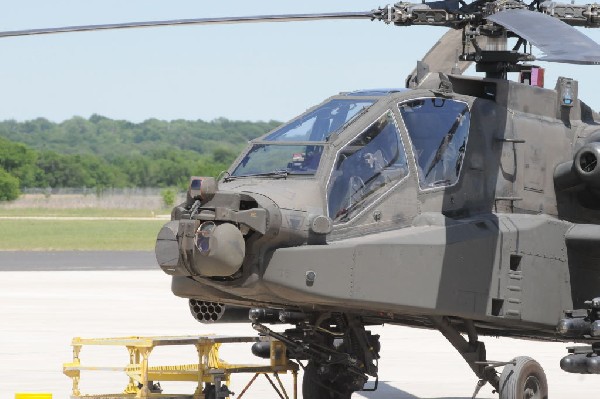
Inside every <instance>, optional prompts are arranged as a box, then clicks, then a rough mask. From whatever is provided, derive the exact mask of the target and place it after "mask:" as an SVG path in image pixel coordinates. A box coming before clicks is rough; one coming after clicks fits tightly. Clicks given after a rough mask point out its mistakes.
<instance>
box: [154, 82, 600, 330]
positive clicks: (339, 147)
mask: <svg viewBox="0 0 600 399" xmlns="http://www.w3.org/2000/svg"><path fill="white" fill-rule="evenodd" d="M450 82H451V83H452V90H451V91H448V90H439V89H438V87H439V81H437V80H435V78H432V82H431V83H430V84H429V87H431V89H428V88H421V89H417V90H405V89H402V90H375V91H363V92H354V93H344V94H341V95H339V96H334V97H332V98H330V99H328V100H326V101H325V102H324V103H322V104H320V105H318V106H316V107H314V108H312V109H310V110H308V111H307V112H306V113H304V114H303V115H301V116H300V117H298V118H296V119H294V120H292V121H291V122H289V123H288V124H286V125H284V126H283V127H280V128H278V129H276V130H274V131H273V132H271V133H269V134H267V135H265V136H263V137H261V138H258V139H256V140H253V141H252V142H250V143H249V145H248V147H247V149H246V150H245V151H244V152H243V153H242V154H241V155H240V156H239V157H238V159H237V160H236V161H235V162H234V163H233V165H232V167H231V168H230V170H229V172H228V173H227V174H225V175H224V176H223V177H221V179H220V180H219V181H218V187H215V189H214V190H213V191H214V192H211V193H210V195H204V196H202V195H199V196H196V197H194V198H192V197H191V196H188V201H187V202H186V203H184V204H181V205H180V206H178V207H176V208H175V209H174V210H173V220H172V221H171V222H170V223H168V224H167V225H166V226H165V228H163V231H161V234H160V235H159V239H158V242H157V258H158V260H159V263H160V264H161V266H162V267H163V269H164V270H165V271H166V272H167V273H169V274H171V275H172V276H173V283H172V289H173V292H174V293H175V294H176V295H178V296H181V297H186V298H194V299H198V300H205V301H218V302H225V303H228V304H232V305H241V306H246V307H271V308H281V309H284V308H285V309H290V308H291V309H299V310H312V311H314V310H323V311H328V310H331V311H339V312H351V313H355V314H362V315H364V316H365V317H368V316H373V317H375V316H376V317H381V318H384V319H385V320H386V321H387V322H391V323H398V324H406V325H422V326H426V327H427V326H430V325H429V324H427V322H423V320H424V316H451V317H452V316H455V317H460V318H464V319H470V320H475V321H476V323H477V325H478V329H479V330H480V331H481V332H483V333H490V334H494V335H509V336H522V337H531V338H540V339H556V334H555V327H556V325H557V323H558V322H559V320H560V319H561V317H563V316H564V311H566V310H568V309H573V308H574V307H577V306H583V301H585V300H587V299H589V298H592V297H595V296H596V294H597V293H596V292H595V291H594V287H595V285H596V284H597V283H598V277H596V275H595V274H594V273H593V272H592V271H591V270H592V269H591V268H590V265H592V264H593V262H592V260H591V258H590V256H591V255H586V251H587V250H588V249H589V248H592V247H593V245H594V242H595V241H594V240H593V239H591V238H590V237H594V234H596V233H600V230H599V229H598V228H597V227H596V226H595V225H591V224H585V223H596V222H598V217H599V216H600V209H599V208H600V207H591V206H590V205H588V204H587V203H586V202H585V201H583V202H582V201H581V200H580V199H581V198H582V197H585V196H588V197H589V198H593V196H594V195H595V193H594V192H593V190H592V191H590V190H591V189H589V187H588V186H585V184H584V183H582V181H581V179H580V178H579V177H578V176H577V174H576V170H575V166H573V159H574V156H575V154H576V153H577V152H578V150H579V149H580V148H581V147H583V146H584V145H588V142H593V141H595V140H594V138H595V137H596V136H598V137H600V133H598V132H600V129H599V128H598V127H597V126H596V125H595V122H594V119H593V118H594V115H595V114H594V113H593V112H592V111H591V110H590V109H589V108H588V107H587V106H586V105H585V104H584V103H583V102H581V101H579V100H578V99H577V98H576V97H574V98H573V103H572V104H570V105H568V106H566V105H565V104H564V103H563V101H562V100H563V99H562V98H561V95H563V94H564V93H563V91H562V90H561V87H562V86H561V84H562V83H561V82H564V80H559V83H558V84H557V88H556V89H555V90H549V89H542V88H539V87H533V86H529V85H525V84H521V83H515V82H510V81H506V80H495V79H480V78H466V77H459V76H450ZM568 82H569V87H570V88H571V93H572V94H571V95H575V96H576V95H577V93H576V89H577V82H575V81H571V80H568ZM427 86H428V85H427V84H424V85H421V87H427ZM573 88H574V91H575V92H574V93H573ZM559 165H563V166H562V169H564V171H563V172H560V171H561V168H560V167H558V166H559ZM565 165H566V166H565ZM569 165H572V166H571V167H569ZM561 173H562V174H561ZM560 179H562V180H560ZM569 179H571V180H570V181H573V182H574V183H573V184H565V186H567V187H555V182H558V181H561V182H562V181H569ZM557 186H559V184H557ZM582 223H584V224H582ZM224 226H226V227H224ZM225 230H227V231H225ZM596 230H598V231H596ZM217 232H218V233H219V234H217ZM598 236H599V235H595V237H598ZM207 237H208V238H207ZM207 240H208V241H207ZM209 241H210V242H209ZM595 251H596V252H597V250H595ZM531 331H535V334H533V333H532V332H531Z"/></svg>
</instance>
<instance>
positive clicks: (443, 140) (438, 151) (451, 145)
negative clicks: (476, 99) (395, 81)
mask: <svg viewBox="0 0 600 399" xmlns="http://www.w3.org/2000/svg"><path fill="white" fill-rule="evenodd" d="M399 108H400V113H401V114H402V118H403V120H404V125H405V126H406V129H407V130H408V134H409V136H410V139H411V141H412V146H413V153H414V154H415V158H416V159H415V160H416V163H417V169H418V173H419V185H420V186H421V188H422V189H427V188H433V187H440V186H451V185H453V184H454V183H456V182H457V181H458V177H459V175H460V169H461V167H462V162H463V158H464V154H465V149H466V147H467V138H468V135H469V122H470V114H469V107H468V106H467V104H465V103H463V102H460V101H455V100H449V99H443V98H426V99H419V100H413V101H410V102H408V103H404V104H400V105H399Z"/></svg>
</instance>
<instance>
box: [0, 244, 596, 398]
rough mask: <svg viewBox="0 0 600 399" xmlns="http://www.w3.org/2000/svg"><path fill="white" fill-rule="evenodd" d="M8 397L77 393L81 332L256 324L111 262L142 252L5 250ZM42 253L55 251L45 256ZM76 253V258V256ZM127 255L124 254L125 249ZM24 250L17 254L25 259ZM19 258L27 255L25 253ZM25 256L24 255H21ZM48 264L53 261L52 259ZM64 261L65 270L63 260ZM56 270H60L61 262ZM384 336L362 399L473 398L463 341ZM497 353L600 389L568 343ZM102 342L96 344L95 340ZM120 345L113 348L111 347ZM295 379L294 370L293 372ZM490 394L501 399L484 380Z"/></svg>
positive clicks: (234, 351) (264, 386) (384, 331)
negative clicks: (216, 314)
mask: <svg viewBox="0 0 600 399" xmlns="http://www.w3.org/2000/svg"><path fill="white" fill-rule="evenodd" d="M0 255H3V256H4V257H0V265H1V268H2V270H13V271H5V272H1V273H0V399H13V398H14V394H15V392H23V391H38V392H40V391H41V392H52V393H53V394H54V398H55V399H57V398H58V399H62V398H68V397H69V394H70V387H71V385H70V380H69V378H67V377H66V376H64V375H63V374H62V364H63V362H67V361H70V360H71V357H72V353H71V348H70V342H71V338H72V337H75V336H81V337H116V336H145V335H196V334H209V333H216V334H226V335H253V334H254V331H253V330H252V329H251V328H250V326H249V325H247V324H216V325H201V324H198V323H196V322H195V321H194V320H193V319H192V317H191V315H190V314H189V311H188V308H187V301H186V300H184V299H181V298H177V297H175V296H174V295H173V294H172V293H171V291H170V278H169V276H167V275H165V274H164V273H162V272H161V271H159V270H157V268H149V269H148V270H106V267H104V266H102V265H103V264H104V265H121V266H120V268H126V267H125V265H127V264H134V263H130V261H129V260H127V259H129V258H128V257H129V256H133V255H132V253H110V254H96V255H94V256H90V255H91V254H87V255H86V254H85V253H75V255H74V256H75V258H76V259H80V260H81V259H83V260H84V261H86V266H85V267H86V268H89V267H90V265H91V262H89V261H87V260H89V259H91V258H96V257H97V258H98V259H99V263H98V264H99V265H100V266H99V268H100V269H101V270H80V271H73V267H75V266H77V264H76V262H77V261H75V260H72V259H71V260H68V259H67V258H69V257H71V256H73V254H59V253H55V254H54V255H55V257H56V259H59V258H60V257H61V256H65V258H64V259H63V260H60V261H58V262H56V263H54V264H55V265H58V266H60V265H61V264H64V265H71V266H69V267H66V266H64V269H63V271H47V270H39V269H36V266H35V265H33V264H31V263H30V264H29V266H30V267H29V269H28V270H29V271H14V270H15V269H17V266H13V265H11V264H5V263H4V262H6V261H7V259H9V262H13V261H12V260H10V259H21V261H20V262H22V263H19V264H20V265H21V267H23V265H27V262H25V263H23V262H24V259H28V262H32V259H34V257H33V255H31V254H22V255H23V256H19V255H18V254H17V255H11V256H13V257H12V258H11V257H9V256H8V254H6V253H4V254H0ZM38 255H40V257H41V258H42V259H47V256H46V255H42V254H41V253H40V254H38ZM67 255H68V256H67ZM120 255H123V258H120V257H119V256H120ZM15 256H16V257H15ZM147 256H148V254H147V253H146V254H140V259H139V262H138V263H135V264H137V265H138V267H141V266H143V265H147V261H148V258H147ZM14 262H19V261H18V260H15V261H14ZM15 264H17V263H15ZM46 264H47V265H49V264H50V263H48V262H46ZM59 269H60V268H59ZM52 270H54V269H52ZM373 330H374V331H375V332H376V333H378V334H380V335H381V343H382V359H381V360H380V383H379V389H378V390H377V391H376V392H363V393H356V394H355V395H354V396H353V398H368V399H383V398H386V399H387V398H396V399H424V398H435V399H441V398H444V399H450V398H452V399H455V398H460V399H462V398H470V397H471V395H472V393H473V390H474V387H475V383H476V378H475V376H474V375H473V373H472V372H471V370H470V369H469V367H468V366H467V365H466V363H465V362H464V361H463V360H462V358H461V357H460V356H459V355H458V353H456V352H455V351H454V349H453V348H452V347H451V346H450V345H449V344H448V343H447V342H446V341H445V339H444V338H443V337H442V335H441V334H440V333H438V332H436V331H427V330H417V329H410V328H405V327H398V326H388V325H386V326H383V327H376V328H374V329H373ZM484 341H485V342H486V346H487V348H488V357H489V358H490V359H493V360H510V359H511V358H512V357H514V356H518V355H528V356H531V357H533V358H535V359H536V360H538V361H539V362H540V363H541V364H542V366H543V367H544V369H545V370H546V374H547V375H548V381H549V384H550V393H551V395H550V397H551V398H552V399H556V398H558V399H571V398H586V397H594V396H596V395H597V390H596V385H597V384H598V382H599V381H600V376H583V375H570V374H566V373H564V372H562V371H561V370H560V368H559V365H558V362H559V360H560V358H561V357H562V356H564V355H565V354H566V351H565V346H566V345H565V344H562V343H539V342H528V341H520V340H512V339H496V338H489V337H486V338H484ZM92 349H94V348H92ZM92 349H90V348H84V350H83V351H82V353H81V360H82V364H90V365H101V366H106V365H113V366H123V365H124V364H125V363H126V362H127V359H128V356H127V353H126V351H125V350H124V349H114V350H113V349H112V348H106V349H103V350H102V351H97V350H92ZM109 349H110V350H109ZM221 354H222V357H223V359H224V360H226V361H228V362H231V363H237V362H242V363H256V362H260V361H261V360H260V359H256V358H254V357H253V356H252V355H251V353H250V348H248V347H246V346H245V345H242V346H239V345H237V344H236V345H234V347H232V348H227V347H223V349H222V351H221ZM195 356H196V354H195V350H194V349H193V348H187V351H184V350H183V349H178V350H175V351H173V352H171V351H170V350H166V348H158V349H157V350H155V353H153V354H152V356H151V357H150V361H151V365H152V364H153V362H154V361H155V362H156V363H154V364H158V363H160V362H166V363H173V364H177V363H192V362H194V360H195ZM249 378H250V376H242V377H237V378H234V380H233V383H232V390H233V391H234V392H236V393H238V394H239V393H240V392H241V390H242V388H243V386H244V385H245V383H246V382H247V381H248V380H249ZM283 381H284V383H285V384H286V386H288V387H291V378H289V377H287V378H283ZM258 382H259V384H258V385H257V386H255V387H253V388H251V389H250V390H249V391H248V393H247V394H246V395H245V396H244V397H246V398H250V399H252V398H256V399H258V398H260V399H264V398H276V397H277V396H276V395H275V394H274V393H273V392H272V391H271V388H270V385H269V384H268V382H267V381H266V380H264V379H260V380H258ZM125 385H126V378H125V377H124V376H122V375H120V374H119V373H113V372H85V373H83V376H82V381H81V387H82V391H83V393H103V392H104V393H105V392H118V391H120V390H122V389H123V388H124V386H125ZM162 386H163V388H165V391H168V390H169V391H174V392H180V393H186V392H191V391H193V387H192V386H191V385H189V384H184V383H181V384H176V383H171V384H169V383H166V382H165V383H163V384H162ZM479 397H480V398H495V397H496V396H495V395H494V394H493V393H492V391H491V389H490V388H489V387H484V388H483V389H482V391H481V394H480V396H479Z"/></svg>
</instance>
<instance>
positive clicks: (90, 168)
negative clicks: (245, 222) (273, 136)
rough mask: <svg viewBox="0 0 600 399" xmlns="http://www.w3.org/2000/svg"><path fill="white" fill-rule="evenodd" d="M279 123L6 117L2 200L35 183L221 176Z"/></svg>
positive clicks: (120, 183) (0, 140)
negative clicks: (253, 141)
mask: <svg viewBox="0 0 600 399" xmlns="http://www.w3.org/2000/svg"><path fill="white" fill-rule="evenodd" d="M278 124H279V122H276V121H269V122H248V121H231V120H227V119H216V120H213V121H210V122H206V121H202V120H197V121H185V120H174V121H162V120H157V119H149V120H146V121H144V122H142V123H132V122H128V121H123V120H112V119H109V118H106V117H103V116H100V115H92V116H91V117H90V118H89V119H85V118H81V117H73V118H71V119H69V120H66V121H64V122H61V123H54V122H51V121H48V120H47V119H44V118H38V119H35V120H31V121H25V122H17V121H14V120H8V121H3V122H0V200H12V199H15V198H16V197H18V195H19V193H20V190H21V189H23V188H31V187H44V188H46V187H52V188H55V187H90V188H98V189H102V188H121V187H173V186H179V187H183V186H185V185H186V184H187V182H188V179H189V177H190V176H192V175H204V176H217V175H218V174H219V173H221V171H223V170H226V169H227V168H228V166H229V164H230V163H231V162H232V161H233V160H234V159H235V157H236V156H237V154H238V153H239V152H240V151H241V150H242V148H243V147H244V146H245V145H246V143H247V142H248V140H251V139H253V138H256V137H258V136H260V135H262V134H264V133H266V132H268V131H269V130H271V129H273V128H275V127H276V126H278Z"/></svg>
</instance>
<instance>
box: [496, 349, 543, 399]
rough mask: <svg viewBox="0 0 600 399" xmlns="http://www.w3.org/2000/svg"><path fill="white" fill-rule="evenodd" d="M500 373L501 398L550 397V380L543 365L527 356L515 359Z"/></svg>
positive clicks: (539, 398)
mask: <svg viewBox="0 0 600 399" xmlns="http://www.w3.org/2000/svg"><path fill="white" fill-rule="evenodd" d="M513 362H514V365H513V364H508V365H506V366H504V370H503V371H502V374H501V375H500V389H499V393H500V399H548V382H547V381H546V374H545V373H544V369H542V366H540V364H539V363H538V362H536V361H535V360H533V359H532V358H530V357H527V356H519V357H516V358H514V359H513Z"/></svg>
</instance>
